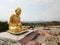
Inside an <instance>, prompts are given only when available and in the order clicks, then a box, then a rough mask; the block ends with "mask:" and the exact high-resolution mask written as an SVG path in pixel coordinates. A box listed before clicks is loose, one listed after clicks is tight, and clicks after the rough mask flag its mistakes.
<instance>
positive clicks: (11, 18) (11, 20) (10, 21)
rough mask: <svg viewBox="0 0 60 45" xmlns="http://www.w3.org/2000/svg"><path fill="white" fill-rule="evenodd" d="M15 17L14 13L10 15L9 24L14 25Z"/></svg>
mask: <svg viewBox="0 0 60 45" xmlns="http://www.w3.org/2000/svg"><path fill="white" fill-rule="evenodd" d="M13 17H14V15H12V16H11V17H10V20H9V22H8V24H9V25H13Z"/></svg>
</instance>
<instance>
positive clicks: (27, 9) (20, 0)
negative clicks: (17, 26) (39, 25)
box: [0, 0, 60, 21]
mask: <svg viewBox="0 0 60 45" xmlns="http://www.w3.org/2000/svg"><path fill="white" fill-rule="evenodd" d="M17 7H21V9H22V13H21V21H60V0H1V1H0V20H8V19H9V17H10V16H11V14H13V13H14V10H15V9H16V8H17Z"/></svg>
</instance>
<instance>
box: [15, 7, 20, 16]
mask: <svg viewBox="0 0 60 45" xmlns="http://www.w3.org/2000/svg"><path fill="white" fill-rule="evenodd" d="M15 13H16V14H17V15H18V16H19V15H20V14H21V8H16V10H15Z"/></svg>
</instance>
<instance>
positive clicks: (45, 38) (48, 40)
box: [34, 26, 60, 45]
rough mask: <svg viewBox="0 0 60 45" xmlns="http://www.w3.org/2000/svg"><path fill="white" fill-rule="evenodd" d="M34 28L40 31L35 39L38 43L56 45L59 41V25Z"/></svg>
mask: <svg viewBox="0 0 60 45" xmlns="http://www.w3.org/2000/svg"><path fill="white" fill-rule="evenodd" d="M34 30H38V32H39V33H40V35H38V37H37V38H36V39H35V40H36V41H37V42H39V43H40V44H42V45H58V44H59V43H60V26H49V27H35V29H34ZM59 45H60V44H59Z"/></svg>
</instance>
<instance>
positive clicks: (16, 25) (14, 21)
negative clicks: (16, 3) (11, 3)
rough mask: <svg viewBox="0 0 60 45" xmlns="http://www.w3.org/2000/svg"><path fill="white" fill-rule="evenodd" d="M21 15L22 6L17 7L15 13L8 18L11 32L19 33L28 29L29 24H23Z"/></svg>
mask: <svg viewBox="0 0 60 45" xmlns="http://www.w3.org/2000/svg"><path fill="white" fill-rule="evenodd" d="M20 15H21V8H17V9H16V10H15V14H12V16H11V17H10V19H9V20H8V25H9V30H8V31H9V32H14V33H18V32H21V31H24V30H27V29H28V27H27V26H22V24H21V22H20V20H21V18H20Z"/></svg>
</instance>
